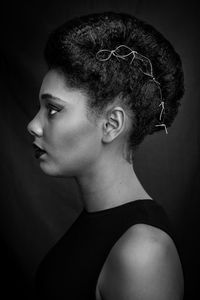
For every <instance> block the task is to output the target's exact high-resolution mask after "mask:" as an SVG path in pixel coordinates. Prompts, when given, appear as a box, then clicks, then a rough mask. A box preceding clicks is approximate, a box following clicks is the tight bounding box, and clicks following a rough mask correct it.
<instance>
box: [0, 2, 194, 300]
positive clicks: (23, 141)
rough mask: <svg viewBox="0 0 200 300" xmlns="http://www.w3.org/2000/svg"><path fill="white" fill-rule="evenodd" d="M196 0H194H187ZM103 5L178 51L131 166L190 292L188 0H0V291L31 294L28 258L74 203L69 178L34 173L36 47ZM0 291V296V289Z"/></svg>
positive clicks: (39, 70) (48, 240) (58, 231)
mask: <svg viewBox="0 0 200 300" xmlns="http://www.w3.org/2000/svg"><path fill="white" fill-rule="evenodd" d="M196 2H197V1H196ZM106 10H112V11H116V12H127V13H131V14H134V15H136V16H137V17H139V18H141V19H144V20H146V21H147V22H149V23H151V24H152V25H154V26H155V27H156V28H157V29H158V30H159V31H161V32H162V33H163V34H164V35H165V36H166V37H167V38H168V39H169V40H170V41H171V42H172V44H173V45H174V47H175V49H176V50H177V52H178V53H179V54H180V55H181V58H182V61H183V67H184V72H185V86H186V93H185V96H184V98H183V99H182V106H181V107H180V111H179V114H178V116H177V118H176V120H175V122H174V124H173V126H172V127H171V128H169V134H168V135H167V136H166V135H165V133H164V131H163V132H161V133H157V134H155V135H153V136H150V137H148V138H147V139H146V140H145V141H144V143H143V144H142V145H141V147H140V149H139V150H138V152H137V154H136V157H135V170H136V173H137V175H138V177H139V178H140V180H141V182H142V183H143V185H144V187H145V188H146V190H147V191H148V192H149V193H150V195H151V196H152V197H153V198H154V199H155V200H157V201H158V202H159V203H161V204H162V205H163V206H164V208H165V209H166V211H167V213H168V215H169V217H170V218H171V221H172V223H173V226H174V230H175V233H176V236H177V242H178V247H179V251H180V255H181V260H182V264H183V268H184V273H185V283H186V296H185V299H194V298H195V295H196V294H195V293H196V291H197V286H198V277H197V271H198V268H199V250H200V248H199V246H198V239H199V228H198V227H199V220H198V219H199V202H198V201H199V199H198V198H199V192H200V187H199V179H200V171H199V170H200V169H199V150H200V149H199V146H200V133H199V106H200V105H199V91H200V76H199V73H200V71H199V70H200V68H199V67H200V66H199V62H200V59H199V51H200V47H199V44H200V39H199V34H198V26H199V23H200V22H199V16H198V8H197V4H196V3H195V1H185V2H184V1H180V0H179V1H173V0H168V1H158V0H154V1H149V0H139V1H136V0H123V1H119V0H101V1H97V0H95V1H89V0H85V1H81V0H73V1H67V0H65V1H59V0H58V1H36V0H34V1H26V2H25V1H24V3H23V2H21V1H15V2H14V3H12V2H10V3H9V4H7V5H3V6H1V21H2V22H3V23H2V25H1V26H0V28H1V36H0V41H1V48H0V51H1V52H0V54H1V55H0V66H1V69H0V76H1V78H0V86H1V91H0V95H1V106H0V107H1V114H0V129H1V147H0V149H1V156H0V159H1V162H0V164H1V176H2V177H1V184H2V186H1V190H0V195H1V201H0V222H1V226H0V234H1V235H0V238H1V245H0V246H1V248H0V249H1V253H0V254H1V274H2V275H3V276H2V280H1V291H2V292H5V293H6V295H7V298H9V296H11V294H12V295H13V294H14V295H15V297H18V296H19V297H20V298H21V299H35V297H34V294H33V290H32V285H33V276H34V272H35V270H36V268H37V265H38V263H39V262H40V261H41V259H42V258H43V256H44V255H45V254H46V252H47V251H48V250H49V248H50V247H51V246H52V245H53V244H55V243H56V241H57V240H58V239H59V238H60V237H61V236H62V235H63V234H64V232H65V231H66V230H67V229H68V228H69V226H70V225H71V224H72V222H73V221H74V220H75V219H76V217H77V216H78V214H79V213H80V211H81V209H82V205H81V202H80V200H79V195H78V192H77V189H76V185H75V182H74V181H73V179H70V178H69V179H68V178H67V179H58V178H51V177H48V176H47V175H45V174H43V173H42V171H41V170H40V168H39V164H38V161H37V160H36V159H35V158H34V155H33V151H32V145H31V144H32V141H33V138H32V137H31V136H30V135H29V134H28V132H27V130H26V126H27V124H28V122H29V121H30V120H31V119H32V118H33V116H34V114H35V113H36V106H37V102H38V93H39V88H40V84H41V81H42V78H43V76H44V74H45V72H46V66H45V63H44V60H43V48H44V45H45V42H46V40H47V37H48V35H49V33H50V32H51V31H52V30H53V29H54V28H55V27H57V26H58V25H60V24H61V23H63V22H64V21H65V20H67V19H70V18H72V17H75V16H80V15H82V14H88V13H94V12H101V11H106ZM4 299H6V298H4Z"/></svg>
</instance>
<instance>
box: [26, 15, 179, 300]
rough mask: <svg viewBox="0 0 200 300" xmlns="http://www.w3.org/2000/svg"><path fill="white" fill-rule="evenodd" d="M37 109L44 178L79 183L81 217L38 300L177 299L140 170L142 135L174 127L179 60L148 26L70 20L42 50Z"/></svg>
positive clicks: (46, 272) (41, 276) (43, 270)
mask: <svg viewBox="0 0 200 300" xmlns="http://www.w3.org/2000/svg"><path fill="white" fill-rule="evenodd" d="M45 59H46V62H47V64H48V67H49V68H48V72H47V73H46V75H45V77H44V80H43V82H42V85H41V89H40V95H39V99H40V109H39V111H38V113H37V115H36V116H35V117H34V119H33V120H32V121H31V122H30V123H29V125H28V131H29V132H30V133H31V134H32V135H33V136H34V148H35V149H36V150H35V151H36V157H37V158H38V159H39V162H40V168H41V169H42V170H43V171H44V173H46V174H48V175H50V176H55V177H73V178H74V179H75V180H76V182H77V185H78V188H79V191H80V196H81V199H82V202H83V211H82V212H81V214H80V215H79V217H78V218H77V219H76V221H75V222H74V223H73V224H72V226H71V227H70V229H69V230H68V231H67V232H66V234H65V235H64V236H63V237H62V239H61V240H60V241H59V242H58V243H57V244H56V245H55V246H54V247H53V248H52V249H51V250H50V251H49V253H48V254H47V256H46V257H45V259H44V260H43V261H42V263H41V264H40V266H39V268H38V272H37V276H36V287H37V290H38V294H39V295H40V296H41V299H51V298H52V299H60V298H62V299H69V300H79V299H81V300H83V299H87V300H89V299H93V300H94V299H96V300H100V299H101V300H180V299H182V297H183V273H182V267H181V263H180V259H179V256H178V252H177V249H176V246H175V243H174V238H173V233H172V232H171V230H170V226H169V222H168V219H167V216H166V214H165V212H164V210H163V209H162V207H161V206H160V205H159V203H158V202H159V199H158V202H157V200H155V199H152V197H151V196H150V195H149V194H148V193H147V191H146V190H145V189H144V187H143V186H142V184H141V183H140V181H139V179H138V178H137V175H136V174H135V172H134V153H135V151H136V148H137V147H138V145H139V144H140V143H141V142H142V141H143V139H144V138H145V136H147V135H148V134H153V133H154V132H158V131H161V130H162V134H166V135H167V134H168V130H167V128H168V127H169V126H170V125H171V124H172V122H173V120H174V118H175V116H176V114H177V111H178V106H179V100H180V99H181V97H182V96H183V93H184V84H183V71H182V65H181V61H180V58H179V55H178V54H177V53H176V52H175V50H174V48H173V47H172V45H171V44H170V43H169V42H168V41H167V40H166V39H165V38H164V37H163V36H162V35H161V34H160V33H159V32H158V31H157V30H156V29H155V28H153V27H152V26H150V25H148V24H146V23H145V22H143V21H141V20H139V19H137V18H136V17H134V16H131V15H128V14H123V13H114V12H105V13H99V14H93V15H87V16H82V17H80V18H75V19H73V20H70V21H68V22H66V23H65V24H63V25H62V26H60V27H59V28H57V29H56V30H55V31H54V32H53V33H52V34H51V35H50V37H49V40H48V42H47V45H46V48H45Z"/></svg>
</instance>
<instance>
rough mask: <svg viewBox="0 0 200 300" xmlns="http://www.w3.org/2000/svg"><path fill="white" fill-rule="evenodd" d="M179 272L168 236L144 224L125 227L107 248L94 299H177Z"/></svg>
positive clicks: (180, 281)
mask: <svg viewBox="0 0 200 300" xmlns="http://www.w3.org/2000/svg"><path fill="white" fill-rule="evenodd" d="M183 284H184V281H183V273H182V267H181V263H180V260H179V256H178V253H177V250H176V247H175V245H174V242H173V241H172V239H171V238H170V237H169V236H168V235H167V234H166V233H165V232H163V231H162V230H160V229H158V228H155V227H153V226H150V225H146V224H137V225H134V226H132V227H131V228H129V229H128V230H127V231H126V233H125V234H124V235H123V236H122V237H121V238H120V239H119V240H118V241H117V243H116V244H115V245H114V246H113V248H112V249H111V252H110V253H109V255H108V258H107V260H106V262H105V264H104V266H103V270H102V272H101V275H100V278H99V282H98V287H99V288H98V293H97V296H98V297H97V299H98V300H102V299H103V300H110V299H115V300H181V299H183Z"/></svg>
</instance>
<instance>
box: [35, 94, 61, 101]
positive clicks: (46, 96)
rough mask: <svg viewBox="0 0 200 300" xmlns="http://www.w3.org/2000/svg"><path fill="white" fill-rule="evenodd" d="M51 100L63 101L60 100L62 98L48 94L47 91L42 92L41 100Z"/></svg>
mask: <svg viewBox="0 0 200 300" xmlns="http://www.w3.org/2000/svg"><path fill="white" fill-rule="evenodd" d="M49 99H50V100H53V101H62V102H65V101H64V100H62V99H60V98H58V97H55V96H53V95H51V94H48V93H45V94H42V95H41V100H45V101H46V100H49Z"/></svg>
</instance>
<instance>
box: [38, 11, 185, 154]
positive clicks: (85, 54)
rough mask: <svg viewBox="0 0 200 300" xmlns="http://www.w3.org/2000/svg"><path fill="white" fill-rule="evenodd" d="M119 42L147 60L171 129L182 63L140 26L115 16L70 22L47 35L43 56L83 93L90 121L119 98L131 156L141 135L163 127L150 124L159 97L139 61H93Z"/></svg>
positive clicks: (181, 85) (181, 88)
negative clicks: (128, 125) (127, 123)
mask: <svg viewBox="0 0 200 300" xmlns="http://www.w3.org/2000/svg"><path fill="white" fill-rule="evenodd" d="M120 44H123V45H126V46H128V47H129V48H131V49H133V50H134V51H137V52H138V53H140V54H141V55H144V56H146V57H147V58H148V59H150V61H151V63H152V66H153V75H154V77H155V78H156V81H158V82H159V84H160V89H161V91H162V97H163V99H164V102H165V113H164V116H163V117H164V120H163V122H164V123H165V125H166V126H167V127H169V126H171V124H172V122H173V120H174V119H175V116H176V115H177V112H178V107H179V105H180V101H179V100H180V99H181V98H182V96H183V94H184V75H183V70H182V63H181V59H180V56H179V55H178V54H177V52H176V51H175V50H174V48H173V46H172V45H171V43H170V42H169V41H168V40H166V38H164V37H163V35H162V34H161V33H160V32H158V31H157V30H156V29H155V28H154V27H153V26H151V25H149V24H147V23H146V22H144V21H142V20H139V19H138V18H136V17H135V16H132V15H129V14H125V13H115V12H103V13H96V14H90V15H85V16H81V17H78V18H74V19H71V20H69V21H67V22H66V23H64V24H63V25H61V26H60V27H58V28H57V29H55V30H54V31H53V32H52V33H51V34H50V37H49V39H48V41H47V44H46V47H45V51H44V56H45V60H46V62H47V65H48V67H49V69H52V68H53V69H58V70H61V71H62V72H63V73H64V75H65V78H66V83H67V84H68V85H69V86H70V87H72V88H79V89H83V90H84V91H86V92H87V95H88V96H89V97H88V108H89V111H90V112H91V113H92V114H94V115H95V117H96V118H98V116H100V115H101V114H102V113H103V112H104V111H105V109H106V107H107V106H108V104H111V103H113V102H114V101H115V99H116V98H117V97H119V96H120V99H121V104H122V105H124V107H125V108H126V109H127V112H128V113H129V116H130V117H131V120H132V123H131V124H132V127H131V131H130V133H129V137H128V149H129V150H131V151H133V152H134V151H135V149H136V148H137V146H138V145H139V144H140V143H141V142H142V141H143V139H144V137H145V136H146V135H147V134H153V133H154V132H157V131H159V130H162V129H163V128H162V127H158V126H157V127H156V126H155V125H156V124H158V122H159V121H158V120H159V115H160V107H159V104H160V100H161V99H160V92H159V89H158V85H156V84H155V82H154V81H152V80H150V78H149V77H148V76H146V75H145V74H144V73H143V72H141V65H140V64H141V62H140V61H139V60H137V59H134V61H133V62H132V63H131V64H130V60H129V61H128V60H123V59H117V58H116V57H114V56H111V57H110V59H108V60H107V61H104V62H102V61H99V60H97V58H96V53H97V52H98V51H99V50H101V49H109V50H112V49H115V48H116V47H117V46H119V45H120Z"/></svg>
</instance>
